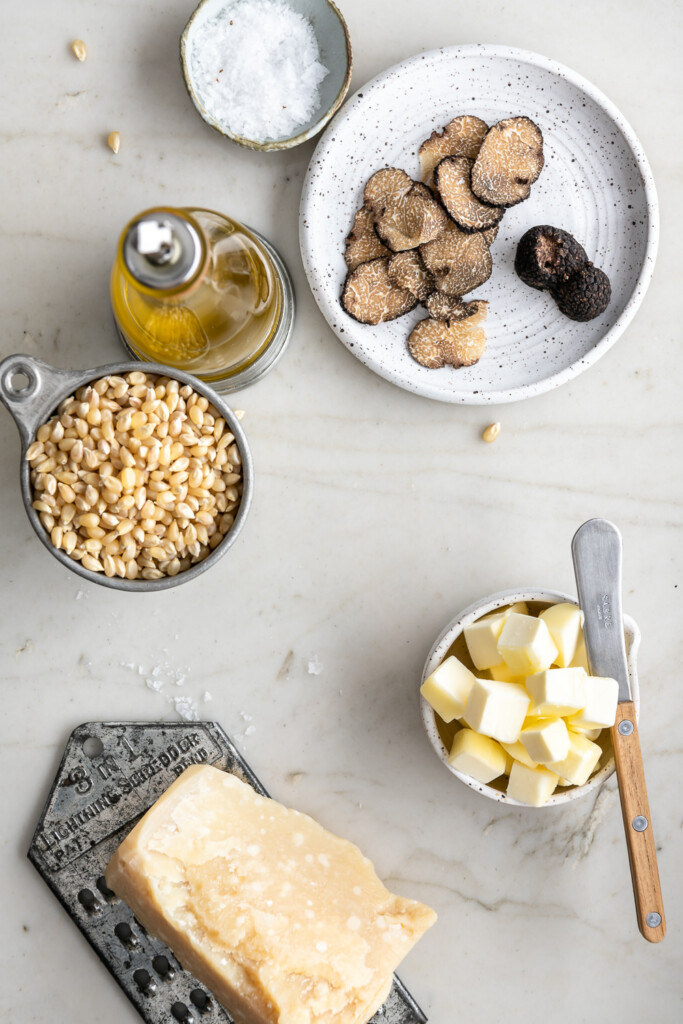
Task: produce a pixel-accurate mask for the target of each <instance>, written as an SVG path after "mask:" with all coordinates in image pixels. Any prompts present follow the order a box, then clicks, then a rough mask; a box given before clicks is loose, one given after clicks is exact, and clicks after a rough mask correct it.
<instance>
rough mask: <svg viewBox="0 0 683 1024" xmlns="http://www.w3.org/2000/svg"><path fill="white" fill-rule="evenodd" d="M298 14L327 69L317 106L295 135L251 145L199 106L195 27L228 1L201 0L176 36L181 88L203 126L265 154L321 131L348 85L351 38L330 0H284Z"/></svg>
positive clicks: (338, 105) (344, 94)
mask: <svg viewBox="0 0 683 1024" xmlns="http://www.w3.org/2000/svg"><path fill="white" fill-rule="evenodd" d="M288 2H289V5H290V7H292V8H293V9H294V10H295V11H296V12H297V13H298V14H303V16H304V17H305V18H307V19H308V20H309V21H310V23H311V25H312V26H313V31H314V32H315V35H316V38H317V40H318V48H319V50H320V60H321V62H322V63H323V65H324V66H325V67H326V68H327V70H328V74H327V76H326V77H325V78H324V79H323V81H322V82H321V83H320V87H319V94H320V104H319V106H318V109H317V110H316V111H315V113H314V114H313V116H312V117H311V118H310V120H309V121H308V122H307V124H303V125H300V126H299V128H298V129H297V132H296V134H295V135H291V136H287V137H284V138H278V139H266V140H265V141H264V142H255V141H254V140H253V139H245V138H243V137H242V136H240V135H235V134H234V133H233V132H231V131H230V130H229V129H228V127H227V126H226V125H225V124H223V123H222V122H220V121H217V120H216V118H215V117H213V115H212V114H210V113H209V112H208V111H207V110H206V108H205V107H204V106H203V104H202V101H201V98H200V95H199V92H198V90H197V88H196V86H195V83H194V80H193V77H192V67H191V60H190V55H191V53H192V45H193V36H194V33H195V32H196V30H197V28H198V27H199V26H200V25H202V24H203V23H204V22H205V21H206V20H207V19H209V18H213V17H214V16H215V14H216V13H217V12H218V11H219V10H221V8H223V7H226V6H227V5H228V0H201V3H200V4H199V6H198V7H197V8H196V10H195V12H194V14H193V15H192V17H191V18H190V20H189V21H188V23H187V25H186V26H185V31H184V32H183V34H182V36H181V37H180V63H181V66H182V69H183V75H184V78H185V85H186V86H187V91H188V93H189V94H190V99H191V100H192V102H193V103H194V105H195V107H196V108H197V110H198V111H199V113H200V114H201V116H202V117H203V118H204V120H205V121H206V123H207V124H208V125H210V126H211V127H212V128H215V130H216V131H217V132H220V133H221V135H224V136H225V137H226V138H227V139H230V140H231V141H232V142H237V143H238V145H240V146H246V147H247V149H258V150H261V151H263V152H267V151H269V150H273V149H291V148H292V147H293V146H298V145H299V144H300V143H302V142H305V141H306V140H307V139H312V138H313V136H314V135H317V134H318V132H320V131H322V129H323V128H324V127H325V125H326V124H327V122H328V121H329V120H330V118H331V117H332V116H333V114H334V113H335V112H336V111H337V110H338V109H339V107H340V106H341V104H342V103H343V101H344V97H345V96H346V94H347V92H348V91H349V85H350V84H351V71H352V68H353V54H352V50H351V39H350V38H349V31H348V28H347V27H346V22H345V21H344V17H343V15H342V13H341V11H340V10H339V8H338V7H337V6H336V4H334V3H332V0H288Z"/></svg>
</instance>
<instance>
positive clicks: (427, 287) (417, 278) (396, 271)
mask: <svg viewBox="0 0 683 1024" xmlns="http://www.w3.org/2000/svg"><path fill="white" fill-rule="evenodd" d="M388 274H389V280H390V281H392V282H393V283H394V284H395V285H398V287H399V288H407V289H408V291H409V292H412V293H413V295H414V296H415V298H416V299H418V300H419V301H420V302H424V300H425V299H426V298H427V296H428V295H430V294H431V293H432V292H433V291H434V278H433V277H432V275H431V274H430V272H429V271H428V270H427V268H426V267H425V265H424V263H423V262H422V259H421V257H420V254H419V252H417V250H415V249H409V250H407V251H406V252H399V253H396V255H395V256H392V257H391V259H390V260H389V269H388Z"/></svg>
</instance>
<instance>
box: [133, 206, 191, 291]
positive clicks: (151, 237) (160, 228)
mask: <svg viewBox="0 0 683 1024" xmlns="http://www.w3.org/2000/svg"><path fill="white" fill-rule="evenodd" d="M202 255H203V245H202V240H201V238H200V236H199V233H198V232H197V230H196V229H195V228H194V227H193V225H192V224H191V223H190V222H189V221H187V220H185V218H184V217H179V216H178V214H177V213H173V212H172V211H171V210H153V211H150V212H149V213H143V214H142V216H141V217H139V218H138V220H136V221H134V222H133V223H132V224H131V225H130V227H129V228H128V230H127V232H126V236H125V238H124V240H123V260H124V263H125V265H126V267H127V269H128V271H129V272H130V274H131V275H132V276H133V277H134V278H135V279H136V280H137V281H139V282H140V284H143V285H146V286H147V287H148V288H155V289H159V290H160V291H164V290H166V289H171V288H177V287H178V286H179V285H182V284H185V283H186V282H188V281H190V280H192V278H193V277H194V275H195V274H196V273H197V270H198V269H199V266H200V263H201V261H202Z"/></svg>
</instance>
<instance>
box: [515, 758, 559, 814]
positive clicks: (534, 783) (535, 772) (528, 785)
mask: <svg viewBox="0 0 683 1024" xmlns="http://www.w3.org/2000/svg"><path fill="white" fill-rule="evenodd" d="M557 781H558V778H557V775H556V774H555V772H552V771H548V769H547V768H543V767H542V766H541V765H539V766H538V767H537V768H528V767H527V765H525V764H521V763H520V762H519V761H515V763H514V764H513V766H512V771H511V772H510V779H509V781H508V786H507V795H508V796H509V797H511V798H512V799H513V800H518V801H519V802H520V803H521V804H530V805H531V806H532V807H541V806H542V805H543V804H545V803H547V802H548V800H549V799H550V797H551V796H552V795H553V793H554V792H555V787H556V786H557Z"/></svg>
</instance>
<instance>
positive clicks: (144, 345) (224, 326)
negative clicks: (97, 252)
mask: <svg viewBox="0 0 683 1024" xmlns="http://www.w3.org/2000/svg"><path fill="white" fill-rule="evenodd" d="M111 302H112V308H113V311H114V318H115V320H116V324H117V327H118V329H119V333H120V335H121V338H122V340H123V343H124V345H125V347H126V348H127V349H128V351H129V352H130V353H131V354H132V355H133V356H135V357H136V358H138V359H141V360H145V361H149V362H159V363H164V364H166V365H168V366H171V367H174V368H176V369H180V370H185V371H186V372H188V373H192V374H194V375H195V376H197V377H200V378H201V379H202V380H205V381H209V382H210V383H212V384H213V386H214V387H216V389H217V390H219V391H232V390H237V388H240V387H244V386H245V385H246V384H249V383H252V382H253V381H254V380H257V379H258V378H259V377H261V376H262V375H263V374H264V373H265V372H267V370H269V369H270V368H271V367H272V366H273V365H274V364H275V362H276V360H277V358H278V357H279V356H280V355H281V353H282V351H283V350H284V347H285V345H286V343H287V341H288V339H289V335H290V333H291V327H292V323H293V318H294V296H293V292H292V286H291V282H290V279H289V275H288V273H287V270H286V268H285V266H284V264H283V263H282V260H281V259H280V257H279V256H278V254H277V252H276V251H275V250H274V249H273V247H272V246H271V245H270V244H269V243H268V242H266V240H265V239H264V238H262V237H261V236H260V235H258V234H257V233H256V232H254V231H251V230H250V229H249V228H246V227H244V226H243V225H242V224H239V223H238V222H237V221H234V220H231V219H230V218H228V217H225V216H223V215H222V214H218V213H213V212H212V211H210V210H201V209H199V210H198V209H185V208H173V209H171V208H166V207H157V208H155V209H151V210H147V211H145V212H144V213H142V214H140V215H139V216H138V217H136V218H135V219H134V220H133V221H131V222H130V224H128V225H127V226H126V228H125V229H124V231H123V234H122V235H121V239H120V241H119V246H118V251H117V255H116V260H115V262H114V266H113V268H112V274H111Z"/></svg>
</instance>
